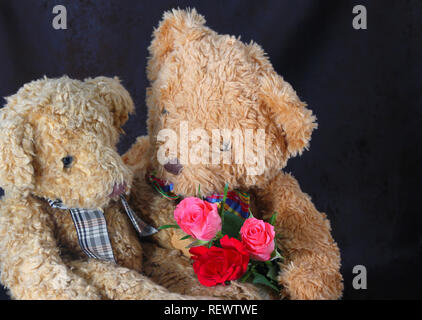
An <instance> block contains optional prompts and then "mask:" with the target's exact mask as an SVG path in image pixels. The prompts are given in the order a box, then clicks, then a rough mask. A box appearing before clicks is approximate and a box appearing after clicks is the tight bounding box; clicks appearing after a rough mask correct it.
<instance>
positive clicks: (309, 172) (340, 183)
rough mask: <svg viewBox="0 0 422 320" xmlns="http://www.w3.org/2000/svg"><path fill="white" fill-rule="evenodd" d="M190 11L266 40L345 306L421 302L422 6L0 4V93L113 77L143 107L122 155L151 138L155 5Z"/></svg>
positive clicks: (299, 174)
mask: <svg viewBox="0 0 422 320" xmlns="http://www.w3.org/2000/svg"><path fill="white" fill-rule="evenodd" d="M56 4H63V5H65V6H66V8H67V11H68V12H67V13H68V30H54V29H53V27H52V19H53V17H54V15H53V14H52V8H53V7H54V5H56ZM358 4H363V5H365V6H366V8H367V10H368V30H354V29H353V28H352V19H353V17H354V14H352V9H353V7H354V6H355V5H358ZM187 6H190V7H196V8H197V10H198V11H199V12H200V13H201V14H203V15H205V17H206V19H207V23H208V25H209V26H210V27H211V28H213V29H215V30H216V31H218V32H219V33H228V34H233V35H236V36H241V37H242V40H244V41H245V42H249V41H250V40H252V39H253V40H254V41H256V42H257V43H259V44H260V45H262V47H263V48H264V50H265V51H266V52H267V53H268V55H269V57H270V58H271V61H272V63H273V65H274V68H275V69H276V70H277V71H278V72H279V73H280V74H282V75H283V76H284V77H285V79H286V80H287V81H289V82H290V83H291V84H292V85H293V87H294V88H295V89H296V90H297V92H298V94H299V95H300V97H301V98H302V99H303V100H305V101H306V102H307V103H308V104H309V106H310V108H312V109H313V110H314V112H315V114H316V115H317V117H318V122H319V129H318V130H317V131H315V133H314V135H313V139H312V143H311V149H310V151H308V152H305V153H304V154H303V156H302V157H300V158H295V159H292V160H290V162H289V164H288V167H287V168H286V170H287V171H291V172H292V173H293V174H294V175H295V176H296V178H297V179H298V180H299V182H300V183H301V186H302V188H303V190H304V191H305V192H307V193H309V194H310V195H311V196H312V198H313V201H314V202H315V204H316V206H317V208H318V209H319V210H321V211H324V212H326V213H327V215H328V217H329V218H330V220H331V224H332V228H333V235H334V237H335V239H336V240H337V242H338V244H339V246H340V249H341V252H342V264H343V266H342V273H343V276H344V279H345V291H344V299H393V298H395V299H402V298H419V299H421V298H422V292H421V289H422V276H421V274H420V273H421V272H422V271H421V270H422V234H421V231H420V230H421V224H422V223H421V222H422V218H421V215H422V210H421V209H422V208H421V198H422V190H421V178H422V172H421V166H420V163H421V156H422V153H421V142H422V141H421V134H420V133H419V130H420V128H421V107H422V105H421V89H422V88H421V87H422V82H421V77H420V76H421V73H422V68H421V62H420V59H421V57H422V45H421V43H422V2H421V1H419V0H415V1H410V0H408V1H387V0H378V1H363V0H361V1H328V0H324V1H317V0H309V1H308V0H306V1H305V0H296V1H256V0H251V1H245V0H237V1H162V0H160V1H122V0H120V1H117V0H116V1H110V0H103V1H95V2H94V1H75V0H72V1H70V0H60V1H46V0H42V1H24V0H19V1H12V0H10V1H7V0H1V2H0V96H2V97H4V96H8V95H10V94H13V93H15V92H16V91H17V90H18V88H19V87H21V86H22V85H23V84H24V83H26V82H28V81H31V80H34V79H37V78H40V77H42V76H44V75H47V76H48V77H58V76H61V75H63V74H67V75H69V76H70V77H74V78H79V79H83V78H85V77H89V76H98V75H106V76H114V75H117V76H119V77H120V78H121V79H122V80H123V84H124V85H125V86H126V88H127V89H128V90H129V92H130V93H131V94H132V96H133V99H134V101H135V103H136V111H137V113H136V115H134V116H132V117H131V119H130V120H129V122H128V123H127V125H126V126H125V130H126V132H127V135H126V136H123V137H122V139H121V142H120V144H119V150H120V151H121V152H124V151H126V150H127V149H128V148H129V146H130V145H131V144H132V143H133V142H134V141H135V138H136V137H137V136H139V135H142V134H145V133H146V128H145V120H146V108H145V103H144V100H145V88H146V86H147V81H146V76H145V65H146V55H147V47H148V45H149V43H150V40H151V32H152V30H153V27H155V26H157V24H158V22H159V20H160V19H161V16H162V13H163V11H165V10H168V9H171V8H173V7H181V8H185V7H187ZM355 265H364V266H366V268H367V270H368V289H367V290H354V289H353V287H352V279H353V276H354V275H353V274H352V269H353V266H355ZM0 297H1V298H6V296H5V294H4V293H0Z"/></svg>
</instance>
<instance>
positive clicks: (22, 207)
mask: <svg viewBox="0 0 422 320" xmlns="http://www.w3.org/2000/svg"><path fill="white" fill-rule="evenodd" d="M132 110H133V102H132V99H131V98H130V96H129V94H128V92H127V91H126V90H125V89H124V88H123V87H122V86H121V84H120V83H119V81H118V80H117V79H111V78H105V77H98V78H95V79H86V80H85V81H78V80H72V79H69V78H67V77H62V78H59V79H47V78H44V79H41V80H38V81H33V82H31V83H29V84H26V85H25V86H24V87H23V88H21V89H20V90H19V91H18V93H17V94H15V95H13V96H10V97H8V98H7V105H6V106H5V107H4V108H2V109H1V110H0V186H1V187H2V188H4V189H5V196H4V197H3V198H2V199H1V200H0V272H1V281H2V283H3V284H4V285H5V286H6V287H7V288H8V289H9V292H10V294H11V296H12V298H15V299H180V298H186V297H185V296H181V295H178V294H174V293H170V292H168V290H166V289H165V288H163V287H161V286H158V285H156V284H155V283H154V282H152V281H151V280H149V279H148V278H147V277H145V276H144V275H142V274H141V273H139V272H140V271H141V267H142V253H143V251H142V248H141V244H140V242H139V239H138V236H137V234H136V233H135V229H134V227H133V226H132V224H131V222H130V221H129V220H130V219H129V216H128V215H126V213H125V210H124V208H123V207H122V206H124V205H123V203H121V202H120V201H117V200H118V196H119V195H120V194H122V193H124V192H126V193H128V192H129V190H130V186H131V181H132V172H131V171H130V170H129V169H128V168H127V166H126V165H124V163H123V162H122V160H121V157H120V156H119V154H118V153H117V151H116V148H115V145H116V143H117V141H118V138H119V133H120V132H121V129H120V127H121V126H122V125H123V124H124V123H125V122H126V120H127V119H128V113H129V112H131V111H132ZM125 189H126V190H125ZM57 199H60V200H61V206H65V207H68V208H83V209H84V210H86V213H88V214H92V213H98V210H102V211H103V212H104V214H103V217H105V221H106V227H107V228H108V233H109V240H110V241H109V243H108V244H110V242H111V248H112V255H114V258H115V262H116V263H117V264H116V263H114V262H113V261H110V260H103V259H93V258H88V256H87V254H86V252H85V250H84V251H83V250H82V245H80V244H79V242H80V241H81V239H85V240H87V239H88V238H85V237H79V236H78V235H77V231H76V228H75V226H76V222H77V221H78V223H84V221H85V222H86V221H87V220H83V219H82V220H74V221H75V225H74V223H73V221H72V219H74V216H73V215H72V217H71V214H70V212H71V210H64V209H62V208H59V207H52V206H51V205H50V203H49V202H48V200H57ZM91 211H92V212H91ZM72 212H74V213H75V214H77V215H78V214H80V215H81V217H82V214H83V212H81V211H72ZM89 221H90V222H89V223H92V225H91V226H90V227H93V228H94V229H92V228H91V229H83V230H85V231H87V230H91V231H94V232H93V234H91V236H92V235H93V236H96V232H98V230H99V229H96V228H99V226H100V225H101V224H100V220H99V218H98V217H96V218H95V219H94V220H89ZM138 221H139V220H138ZM139 222H141V221H139ZM78 230H79V229H78ZM102 236H104V235H102ZM89 239H96V238H89ZM103 240H104V239H103ZM87 241H88V240H87ZM99 244H100V245H101V246H102V245H104V246H105V245H106V244H107V243H106V242H100V243H99ZM101 246H100V247H98V248H97V249H98V250H99V251H92V249H93V248H95V247H92V244H90V245H88V247H86V246H84V247H83V248H84V249H86V250H88V252H90V253H92V252H94V253H95V252H96V253H99V254H104V253H107V250H105V249H104V248H103V247H101ZM103 249H104V250H103ZM90 250H91V251H90ZM103 251H104V252H103ZM109 253H110V252H109ZM98 257H100V258H104V257H106V256H103V255H99V256H98Z"/></svg>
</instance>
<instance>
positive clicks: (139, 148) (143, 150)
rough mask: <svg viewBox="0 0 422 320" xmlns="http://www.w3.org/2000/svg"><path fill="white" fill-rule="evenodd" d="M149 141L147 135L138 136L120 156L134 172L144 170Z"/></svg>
mask: <svg viewBox="0 0 422 320" xmlns="http://www.w3.org/2000/svg"><path fill="white" fill-rule="evenodd" d="M149 151H150V143H149V137H148V136H142V137H138V138H137V139H136V142H135V143H134V144H133V145H132V146H131V147H130V149H129V150H128V151H127V152H126V153H125V154H124V155H123V156H122V159H123V162H124V163H125V164H126V165H128V166H130V167H131V169H132V170H133V171H135V172H140V171H145V170H146V169H147V166H148V163H149V157H148V153H149Z"/></svg>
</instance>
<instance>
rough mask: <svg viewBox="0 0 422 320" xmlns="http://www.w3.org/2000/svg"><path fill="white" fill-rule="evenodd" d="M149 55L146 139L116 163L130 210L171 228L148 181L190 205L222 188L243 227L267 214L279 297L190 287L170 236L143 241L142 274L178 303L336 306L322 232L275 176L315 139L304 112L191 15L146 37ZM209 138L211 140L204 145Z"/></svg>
mask: <svg viewBox="0 0 422 320" xmlns="http://www.w3.org/2000/svg"><path fill="white" fill-rule="evenodd" d="M149 54H150V56H149V59H148V64H147V77H148V80H149V82H150V86H149V87H148V88H147V98H146V103H147V107H148V121H147V126H148V135H147V136H141V137H138V139H137V141H136V142H135V143H134V144H133V146H132V147H131V148H130V150H129V151H128V152H127V153H126V154H125V155H124V156H123V160H124V162H125V163H126V164H127V165H129V166H130V167H131V169H132V170H133V171H134V181H133V187H132V193H131V199H130V203H131V205H133V206H134V207H135V208H136V211H141V212H144V213H145V219H146V220H147V222H148V223H150V224H152V225H153V226H155V227H160V226H163V225H171V224H175V219H174V210H175V208H176V205H177V202H175V201H174V200H172V199H171V197H168V196H165V195H163V193H162V192H158V191H157V190H156V189H157V188H154V183H153V182H154V181H152V179H158V181H164V185H171V186H172V192H173V194H176V195H179V196H181V197H185V198H186V197H194V196H196V195H197V193H198V189H199V188H200V192H201V194H202V195H213V194H221V193H222V192H223V189H224V188H225V185H226V184H227V185H229V186H230V189H231V190H241V191H242V192H247V193H248V194H249V195H250V199H251V208H252V212H253V215H254V216H255V217H259V218H260V219H268V218H269V217H271V216H272V215H273V214H274V212H276V213H277V216H276V217H277V218H276V221H275V229H276V231H277V233H278V234H280V235H281V236H280V237H279V238H277V244H278V246H279V248H281V251H282V255H283V257H284V260H282V261H280V272H279V275H278V281H279V284H280V285H281V286H282V288H283V289H282V291H281V293H280V294H276V295H275V296H274V294H271V293H268V290H263V289H262V288H260V287H259V286H254V285H251V284H249V283H242V282H239V281H232V282H231V284H230V285H226V286H221V285H220V286H215V287H205V286H202V285H201V284H199V282H198V280H197V278H196V276H195V274H194V272H193V270H192V266H191V264H192V263H191V261H190V260H189V252H188V249H186V246H187V245H188V244H189V243H190V242H189V240H183V236H184V233H183V232H182V231H181V230H180V229H170V228H169V229H163V230H160V231H159V232H158V233H156V234H154V235H153V237H152V238H153V241H152V242H151V243H149V244H148V245H146V246H145V250H146V252H148V254H146V255H145V257H146V259H145V260H144V272H145V274H146V275H148V276H149V277H150V278H151V279H152V280H154V281H155V282H156V283H158V284H160V285H163V286H164V287H166V288H168V289H169V290H170V291H171V292H176V293H180V294H186V295H209V296H213V297H218V298H223V299H225V298H227V299H270V298H271V299H272V298H276V299H278V298H289V299H338V298H340V297H341V295H342V290H343V283H342V275H341V274H340V271H339V269H340V252H339V249H338V246H337V244H336V242H335V241H334V240H333V238H332V236H331V234H330V231H331V227H330V222H329V220H328V219H327V216H326V215H325V214H324V213H321V212H319V211H318V210H317V209H316V208H315V206H314V204H313V203H312V201H311V198H310V197H309V196H308V195H307V194H306V193H304V192H303V191H302V190H301V188H300V186H299V184H298V182H297V180H296V179H295V178H294V177H293V176H292V175H291V174H289V173H286V172H284V171H283V168H285V166H286V164H287V161H288V159H289V158H290V157H294V156H296V155H300V154H301V153H302V152H303V151H304V150H305V149H307V148H308V146H309V141H310V139H311V134H312V131H313V130H314V129H315V128H316V127H317V124H316V117H315V116H314V115H313V113H312V111H311V110H309V109H308V108H307V105H306V104H305V103H304V102H302V101H301V100H300V99H299V97H298V95H297V94H296V92H295V91H294V89H293V88H292V86H291V85H290V84H289V83H288V82H286V81H285V80H284V79H283V78H282V77H281V76H280V75H278V74H277V73H276V72H275V70H274V68H273V66H272V65H271V62H270V60H269V58H268V57H267V56H266V54H265V52H264V51H263V49H262V48H261V47H260V46H259V45H258V44H256V43H254V42H251V43H249V44H245V43H243V42H241V41H240V39H239V38H236V37H234V36H230V35H221V34H218V33H217V32H215V31H213V30H212V29H210V28H209V27H207V26H206V25H205V19H204V17H203V16H201V15H200V14H198V13H197V11H196V10H195V9H192V10H190V9H188V10H180V9H177V10H172V11H168V12H166V13H165V14H164V16H163V18H162V21H161V22H160V23H159V26H158V27H157V28H156V29H155V30H154V32H153V39H152V42H151V45H150V47H149ZM224 130H225V131H224ZM215 132H219V133H220V135H216V136H215V137H214V136H213V134H214V133H215ZM221 132H223V133H221ZM224 132H226V134H224ZM227 132H228V134H227ZM248 132H249V133H248ZM251 137H252V138H251ZM239 139H240V140H239ZM242 139H243V140H242ZM211 140H212V141H213V144H212V143H211ZM214 141H217V142H218V143H216V144H214ZM239 141H240V142H239ZM242 141H243V143H242ZM246 142H248V143H246ZM247 145H249V147H248V148H247V147H246V146H247ZM239 146H240V148H239ZM242 146H244V147H243V149H242ZM215 159H216V160H215ZM242 159H245V160H244V161H241V160H242Z"/></svg>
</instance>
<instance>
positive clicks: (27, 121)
mask: <svg viewBox="0 0 422 320" xmlns="http://www.w3.org/2000/svg"><path fill="white" fill-rule="evenodd" d="M6 100H7V105H6V106H5V107H4V108H2V109H0V186H1V187H2V188H4V189H5V192H6V195H7V194H9V195H11V196H19V195H22V196H27V195H28V194H33V195H36V196H39V197H43V198H48V199H52V200H55V199H60V200H62V201H63V204H64V205H66V206H67V207H77V208H98V207H104V206H105V205H107V204H108V202H109V200H110V199H111V198H114V197H116V196H118V195H119V194H121V193H122V192H123V191H124V189H125V187H126V191H128V190H129V187H130V185H131V180H132V175H131V172H130V171H129V169H128V168H127V167H126V166H125V165H124V164H123V162H122V160H121V158H120V156H119V154H118V153H117V151H116V147H115V145H116V143H117V141H118V137H119V133H120V132H121V126H122V125H123V124H124V123H125V122H126V120H127V119H128V113H129V112H132V111H133V108H134V106H133V102H132V99H131V97H130V95H129V93H128V92H127V91H126V90H125V89H124V88H123V86H122V85H121V84H120V82H119V80H118V79H117V78H115V79H111V78H106V77H98V78H95V79H86V80H85V81H79V80H72V79H69V78H68V77H62V78H59V79H47V78H44V79H40V80H37V81H33V82H30V83H28V84H26V85H24V86H23V87H22V88H21V89H20V90H19V91H18V92H17V93H16V94H15V95H12V96H10V97H8V98H6Z"/></svg>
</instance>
